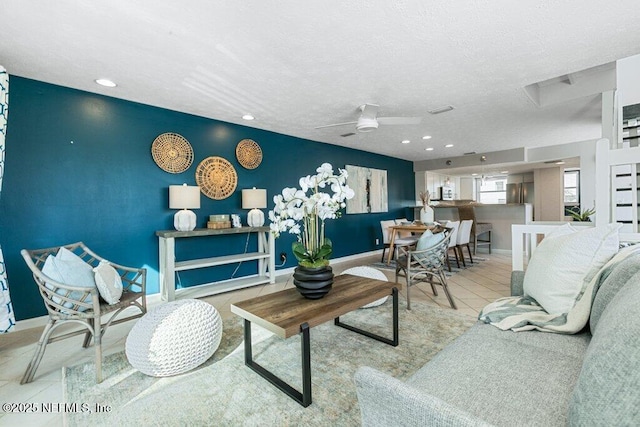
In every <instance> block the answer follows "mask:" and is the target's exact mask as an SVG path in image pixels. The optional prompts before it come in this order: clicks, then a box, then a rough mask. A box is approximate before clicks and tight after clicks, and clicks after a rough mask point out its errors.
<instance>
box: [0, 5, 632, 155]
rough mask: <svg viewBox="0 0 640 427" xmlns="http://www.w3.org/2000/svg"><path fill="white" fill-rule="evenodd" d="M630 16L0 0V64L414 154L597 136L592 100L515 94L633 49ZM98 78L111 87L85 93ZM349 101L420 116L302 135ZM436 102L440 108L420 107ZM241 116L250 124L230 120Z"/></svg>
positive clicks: (283, 129) (524, 8) (564, 10)
mask: <svg viewBox="0 0 640 427" xmlns="http://www.w3.org/2000/svg"><path fill="white" fill-rule="evenodd" d="M634 10H637V1H615V2H604V1H601V0H582V1H575V0H571V1H562V2H554V1H549V0H547V1H512V0H499V1H491V2H480V1H446V2H435V1H425V0H407V1H398V0H394V1H388V0H385V1H381V0H379V1H362V0H360V1H350V2H344V1H339V0H323V1H293V0H285V1H273V0H265V1H255V2H212V1H208V0H193V1H189V2H177V1H167V0H154V1H150V0H142V1H136V2H132V1H127V0H112V1H109V2H106V1H100V2H96V1H91V2H88V1H70V0H60V1H55V2H49V1H43V0H41V1H35V0H2V1H1V2H0V28H1V29H2V31H1V32H0V64H2V65H3V66H5V67H6V68H7V70H8V71H9V73H10V74H14V75H18V76H22V77H27V78H33V79H37V80H42V81H45V82H50V83H54V84H59V85H63V86H68V87H72V88H77V89H82V90H86V91H90V92H96V93H101V94H104V95H108V96H113V97H117V98H123V99H128V100H132V101H137V102H142V103H145V104H150V105H155V106H159V107H164V108H169V109H172V110H177V111H183V112H187V113H191V114H195V115H199V116H204V117H210V118H214V119H218V120H223V121H227V122H231V123H239V124H243V125H247V126H254V127H257V128H261V129H267V130H271V131H275V132H279V133H283V134H288V135H294V136H297V137H301V138H307V139H310V140H314V141H320V142H325V143H330V144H337V145H342V146H347V147H352V148H358V149H362V150H366V151H370V152H374V153H380V154H385V155H389V156H393V157H398V158H403V159H408V160H425V159H430V158H441V157H446V156H457V155H462V154H463V153H465V152H469V151H476V152H483V151H496V150H501V149H508V148H515V147H523V146H524V147H531V146H543V145H553V144H561V143H567V142H573V141H580V140H587V139H592V138H598V137H599V136H600V108H601V106H600V105H601V102H600V97H599V96H594V95H591V96H584V97H580V98H578V99H574V100H571V101H567V102H563V103H560V104H556V105H551V106H546V107H543V108H540V107H537V106H536V105H535V104H534V103H533V102H532V101H531V100H530V99H529V98H528V97H527V95H526V94H525V92H524V90H523V87H524V86H527V85H529V84H532V83H536V82H541V81H544V80H548V79H552V78H555V77H558V76H562V75H566V74H570V73H574V72H577V71H580V70H584V69H586V68H590V67H594V66H598V65H601V64H605V63H608V62H611V61H615V60H617V59H620V58H623V57H627V56H631V55H635V54H638V53H640V30H639V21H638V19H637V17H636V16H635V14H634V13H630V11H634ZM100 77H106V78H109V79H112V80H113V81H115V82H116V83H117V84H118V86H117V87H116V88H113V89H107V88H103V87H100V86H98V85H96V84H95V83H94V79H96V78H100ZM364 103H376V104H379V105H380V112H379V115H380V116H418V117H422V122H421V124H419V125H407V126H382V125H381V127H380V128H379V129H378V130H377V131H375V132H372V133H367V134H358V135H355V136H351V137H348V138H342V137H340V134H344V133H347V132H350V131H353V130H354V128H353V127H349V126H342V127H336V128H327V129H321V130H316V129H314V127H316V126H320V125H325V124H330V123H341V122H348V121H353V120H356V119H357V117H358V113H357V108H358V106H359V105H361V104H364ZM448 104H451V105H453V106H454V107H455V109H454V110H453V111H451V112H448V113H444V114H439V115H430V114H428V113H427V111H428V110H430V109H434V108H437V107H441V106H443V105H448ZM245 113H251V114H253V115H254V116H255V117H256V120H254V121H252V122H246V121H243V120H242V119H241V118H240V117H241V116H242V115H243V114H245ZM167 131H171V129H167ZM425 134H428V135H432V136H433V138H432V139H431V140H429V141H423V140H422V139H421V137H422V136H423V135H425ZM403 139H409V140H411V143H410V144H401V143H400V141H401V140H403ZM445 144H454V147H453V148H449V149H445V148H444V145H445ZM427 146H432V147H434V148H435V149H434V150H433V151H430V152H427V151H425V150H424V149H425V147H427Z"/></svg>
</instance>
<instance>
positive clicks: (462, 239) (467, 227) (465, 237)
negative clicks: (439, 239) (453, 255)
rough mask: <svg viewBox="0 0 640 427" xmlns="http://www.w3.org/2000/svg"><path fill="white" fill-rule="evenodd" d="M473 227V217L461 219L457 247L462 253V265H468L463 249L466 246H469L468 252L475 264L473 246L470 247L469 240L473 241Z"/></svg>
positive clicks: (470, 260)
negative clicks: (472, 253)
mask: <svg viewBox="0 0 640 427" xmlns="http://www.w3.org/2000/svg"><path fill="white" fill-rule="evenodd" d="M472 227H473V220H472V219H465V220H463V221H460V229H459V230H458V238H457V240H456V248H457V249H458V252H459V253H460V259H462V265H463V266H465V267H466V266H467V263H466V262H465V260H464V251H463V250H462V249H463V248H464V247H465V246H466V247H467V252H469V262H471V263H472V264H473V257H472V256H471V248H470V247H469V242H470V241H471V228H472Z"/></svg>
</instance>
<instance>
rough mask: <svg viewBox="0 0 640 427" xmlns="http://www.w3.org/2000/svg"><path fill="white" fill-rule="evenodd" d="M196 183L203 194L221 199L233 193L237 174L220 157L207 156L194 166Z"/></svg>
mask: <svg viewBox="0 0 640 427" xmlns="http://www.w3.org/2000/svg"><path fill="white" fill-rule="evenodd" d="M196 183H197V184H198V186H199V187H200V191H202V194H204V195H205V196H207V197H209V198H210V199H213V200H222V199H226V198H227V197H229V196H230V195H231V194H233V192H234V190H235V189H236V186H237V185H238V174H237V173H236V170H235V169H234V168H233V165H232V164H231V163H229V161H227V160H225V159H223V158H222V157H215V156H212V157H207V158H206V159H204V160H203V161H201V162H200V164H199V165H198V167H197V168H196Z"/></svg>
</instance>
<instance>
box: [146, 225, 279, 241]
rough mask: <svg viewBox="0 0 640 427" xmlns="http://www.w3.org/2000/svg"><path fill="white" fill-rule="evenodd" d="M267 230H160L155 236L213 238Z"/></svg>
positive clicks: (267, 228)
mask: <svg viewBox="0 0 640 427" xmlns="http://www.w3.org/2000/svg"><path fill="white" fill-rule="evenodd" d="M269 230H270V229H269V227H235V228H196V229H195V230H191V231H178V230H160V231H156V236H158V237H164V238H165V239H166V238H171V237H198V236H213V235H216V234H240V233H256V232H263V233H266V232H268V231H269Z"/></svg>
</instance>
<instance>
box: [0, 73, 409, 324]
mask: <svg viewBox="0 0 640 427" xmlns="http://www.w3.org/2000/svg"><path fill="white" fill-rule="evenodd" d="M10 84H11V86H10V87H11V94H10V107H11V113H10V114H9V121H8V128H7V140H6V147H7V148H6V168H5V175H4V185H3V190H2V194H1V196H0V242H1V243H2V248H3V251H4V256H5V262H6V266H7V267H6V268H7V273H8V275H9V287H10V289H11V298H12V301H13V306H14V309H15V313H16V318H17V319H18V320H22V319H26V318H31V317H35V316H40V315H44V314H46V311H45V308H44V305H43V303H42V300H41V297H40V295H39V293H38V291H37V287H36V285H35V284H34V282H33V280H32V278H31V274H30V273H29V270H28V268H27V267H26V265H25V263H24V261H23V260H22V257H21V256H20V250H21V249H23V248H28V249H36V248H45V247H50V246H58V245H61V244H67V243H73V242H76V241H83V242H85V243H86V244H87V245H88V246H89V247H90V248H92V249H93V250H95V251H96V252H97V253H98V254H100V255H102V256H103V257H105V258H107V259H108V260H110V261H113V262H116V263H119V264H124V265H130V266H136V267H143V266H144V267H147V268H148V269H149V272H148V283H147V286H148V293H149V294H152V293H156V292H158V291H159V287H158V272H157V269H158V241H157V237H156V236H155V231H156V230H168V229H173V214H174V212H175V211H173V210H170V209H169V208H168V206H169V203H168V186H169V185H172V184H182V183H187V184H190V185H195V170H196V167H197V165H198V164H199V163H200V162H201V161H202V160H203V159H205V158H206V157H208V156H220V157H223V158H225V159H227V160H229V161H230V162H231V164H233V166H234V167H235V169H236V171H237V173H238V187H237V188H236V191H235V193H234V194H233V195H231V196H230V197H229V198H227V199H225V200H220V201H216V200H212V199H209V198H208V197H206V196H204V195H202V198H201V208H200V209H197V210H194V212H195V213H196V215H197V216H198V227H205V226H206V220H207V218H208V216H209V215H210V214H216V213H218V214H220V213H226V214H232V213H236V214H240V216H241V218H242V221H243V223H245V224H246V214H247V211H245V210H243V209H242V208H241V190H242V189H243V188H251V187H257V188H266V189H267V195H268V200H269V206H270V207H272V201H271V200H272V198H273V196H274V195H275V194H277V193H279V192H280V191H281V190H282V188H284V187H287V186H289V187H297V186H298V179H299V178H300V177H301V176H303V175H309V174H313V173H314V172H315V168H317V167H318V166H319V165H320V164H321V163H323V162H329V163H331V164H332V165H333V166H334V168H337V167H341V168H343V167H344V166H345V165H346V164H351V165H358V166H365V167H371V168H376V169H385V170H387V174H388V175H387V176H388V186H389V188H388V192H389V212H387V213H380V214H357V215H346V214H343V216H342V218H340V219H338V220H334V221H330V222H329V223H328V224H327V230H328V231H327V235H328V237H329V238H331V239H332V240H333V243H334V255H333V258H338V257H342V256H347V255H352V254H358V253H362V252H368V251H372V250H375V249H380V248H381V246H380V245H379V246H376V245H375V244H374V241H375V239H376V238H379V239H380V241H382V235H381V231H380V223H379V221H380V220H383V219H391V218H397V217H405V216H407V215H409V216H410V215H411V213H410V212H409V211H410V210H409V209H406V208H405V207H406V206H412V205H414V204H415V199H414V173H413V167H412V163H411V162H409V161H405V160H399V159H395V158H391V157H387V156H381V155H376V154H371V153H367V152H364V151H359V150H353V149H349V148H344V147H340V146H338V145H330V144H323V143H318V142H314V141H309V140H305V139H300V138H296V137H292V136H287V135H282V134H278V133H274V132H268V131H264V130H258V129H254V128H250V127H246V126H241V125H235V124H230V123H226V122H221V121H217V120H211V119H206V118H203V117H197V116H193V115H189V114H184V113H179V112H175V111H170V110H166V109H162V108H156V107H151V106H148V105H143V104H139V103H134V102H128V101H124V100H120V99H115V98H110V97H105V96H101V95H96V94H92V93H88V92H83V91H78V90H74V89H69V88H65V87H61V86H55V85H51V84H47V83H43V82H39V81H35V80H30V79H25V78H21V77H17V76H11V77H10ZM164 132H176V133H179V134H181V135H183V136H184V137H185V138H186V139H187V140H188V141H189V142H190V143H191V145H192V146H193V150H194V162H193V164H192V165H191V167H190V168H189V169H188V170H187V171H186V172H184V173H181V174H170V173H167V172H164V171H163V170H162V169H160V168H159V167H158V166H157V165H156V164H155V163H154V161H153V158H152V157H151V143H152V142H153V140H154V139H155V138H156V137H157V136H158V135H160V134H161V133H164ZM244 138H250V139H253V140H254V141H256V142H257V143H258V144H259V145H260V147H261V148H262V151H263V161H262V164H261V165H260V166H259V167H258V168H256V169H253V170H247V169H244V168H243V167H242V166H241V165H240V164H239V163H238V161H237V159H236V157H235V147H236V145H237V144H238V142H239V141H240V140H242V139H244ZM267 211H268V209H265V215H266V213H267ZM245 236H246V235H244V236H228V237H205V238H193V239H183V240H178V243H177V248H176V256H177V258H178V259H179V260H180V259H187V258H193V257H207V256H217V255H224V254H230V253H240V252H243V251H244V248H245V245H246V243H247V241H246V238H245ZM293 241H294V236H292V235H289V234H287V235H283V236H282V237H281V238H279V239H277V240H276V257H277V254H279V253H280V252H286V253H287V254H288V260H287V264H286V265H285V266H283V267H282V268H287V267H293V266H294V265H295V259H294V257H293V255H292V253H291V243H292V242H293ZM248 244H249V247H250V250H251V248H255V247H256V244H257V243H256V241H255V237H251V239H250V241H249V242H248ZM276 263H278V258H276ZM236 267H237V265H230V266H221V267H214V268H209V269H202V270H194V271H190V272H182V273H180V282H181V285H182V286H190V285H194V284H199V283H206V282H211V281H215V280H223V279H228V278H230V277H231V275H232V274H233V273H234V270H235V269H236ZM253 273H255V263H247V264H246V265H241V266H240V268H238V270H237V272H236V274H235V275H236V277H237V276H242V275H247V274H253Z"/></svg>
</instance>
